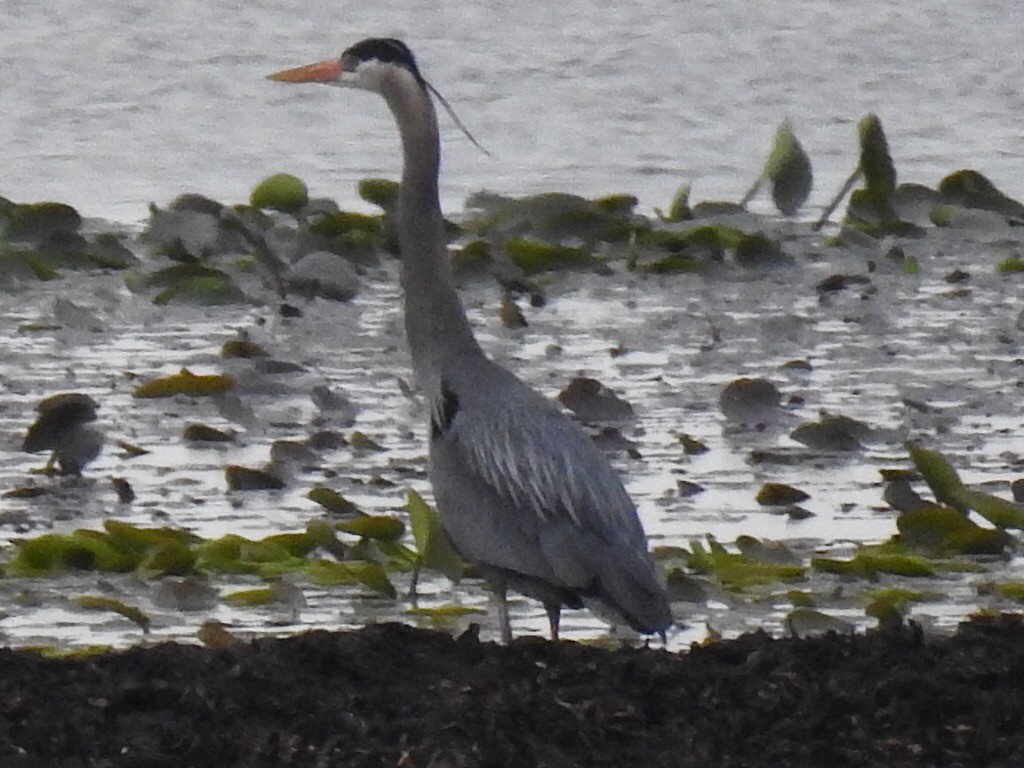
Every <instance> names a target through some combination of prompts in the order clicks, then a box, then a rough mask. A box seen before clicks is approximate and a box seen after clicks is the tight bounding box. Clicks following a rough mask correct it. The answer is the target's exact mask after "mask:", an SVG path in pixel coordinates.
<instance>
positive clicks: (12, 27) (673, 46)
mask: <svg viewBox="0 0 1024 768" xmlns="http://www.w3.org/2000/svg"><path fill="white" fill-rule="evenodd" d="M4 11H5V12H4V23H3V24H2V25H0V83H3V85H2V86H0V88H2V91H0V93H2V98H3V103H4V109H3V114H2V115H0V130H2V132H3V135H4V178H3V182H2V184H3V186H2V187H0V195H5V196H7V197H10V198H13V199H16V200H22V201H31V200H35V199H51V198H56V199H59V200H62V201H66V202H69V203H71V204H73V205H76V206H78V207H80V208H81V209H82V210H83V211H84V212H85V213H88V214H90V215H94V216H103V217H108V218H110V219H113V220H118V221H136V220H138V219H140V218H141V217H143V216H144V215H145V209H144V207H143V204H144V203H145V202H147V201H150V200H152V201H155V202H158V203H166V202H168V201H169V200H171V199H172V198H173V197H175V196H176V195H178V194H179V193H181V192H182V191H185V190H191V191H198V192H202V193H206V194H208V195H210V196H212V197H214V198H217V199H221V200H224V201H226V202H232V201H240V200H244V199H245V198H246V197H247V195H248V192H249V189H250V188H251V187H252V185H253V184H254V183H255V182H256V181H258V180H259V179H261V178H263V177H265V176H267V175H269V174H270V173H273V172H277V171H280V170H287V171H289V172H292V173H295V174H297V175H299V176H300V177H302V178H304V179H305V180H307V182H308V183H309V185H310V187H311V188H312V190H313V191H314V193H315V194H320V195H326V196H330V197H335V198H339V199H340V200H341V201H342V202H343V203H354V202H355V201H356V198H355V193H354V184H355V182H356V181H357V180H358V179H359V178H361V177H364V176H369V175H391V176H395V175H396V174H397V172H398V157H397V139H396V134H395V131H394V129H393V127H392V125H391V121H390V118H389V117H388V116H387V114H386V112H385V109H384V107H383V105H382V104H380V103H379V101H378V100H376V99H375V98H374V97H373V96H371V95H369V94H352V93H346V94H342V93H339V92H337V91H335V90H334V89H329V88H316V87H309V88H286V87H284V86H282V85H280V84H276V83H270V82H267V81H266V80H265V79H264V75H266V74H267V73H269V72H273V71H275V70H277V69H280V68H282V67H284V66H289V65H294V64H298V63H304V62H306V61H312V60H315V59H320V58H328V57H330V56H334V55H336V54H337V53H338V52H339V51H340V50H341V49H342V48H344V47H345V46H347V45H349V44H351V43H353V42H355V41H357V40H359V39H360V38H362V37H364V36H369V35H381V34H386V35H399V36H401V37H403V38H405V39H406V40H407V41H408V42H409V43H410V45H411V47H412V48H413V50H414V51H415V52H416V53H417V55H418V57H419V59H420V63H421V66H422V68H423V70H424V72H425V73H426V75H427V77H428V78H430V79H431V80H432V81H433V82H434V84H435V85H437V86H438V87H439V88H440V89H441V90H442V91H443V92H444V93H445V94H446V95H447V96H448V98H449V100H450V101H451V102H452V103H453V104H455V105H456V107H457V108H458V110H459V112H460V113H461V115H462V118H463V120H464V122H465V123H466V124H467V125H468V126H470V127H471V129H472V130H473V131H474V132H475V134H476V135H477V137H478V138H479V139H480V141H481V142H483V144H484V145H485V146H487V147H489V148H490V150H491V151H492V152H493V154H494V157H493V158H487V157H485V156H483V155H481V154H480V153H479V152H478V151H477V150H476V149H475V148H473V147H472V145H470V143H469V142H468V141H466V140H465V139H464V138H463V137H461V136H460V135H459V133H458V130H457V129H456V128H455V127H454V126H453V125H452V124H451V123H450V122H448V121H447V120H445V121H444V149H445V153H446V154H445V169H444V178H443V184H442V194H443V197H444V199H445V202H446V205H447V207H449V208H452V209H455V210H458V209H459V208H461V204H462V202H463V201H464V200H465V198H466V195H467V194H469V193H470V192H473V191H475V190H478V189H481V188H488V189H492V190H495V191H499V192H502V193H505V194H523V193H527V192H536V191H543V190H566V189H571V190H573V191H576V192H579V193H581V194H586V195H600V194H608V193H612V192H630V193H633V194H636V195H637V196H638V197H639V198H640V200H641V204H642V205H643V206H644V207H645V208H647V209H648V210H650V209H651V208H653V207H654V206H665V205H667V204H668V201H669V199H670V198H671V196H672V194H673V192H674V191H675V189H676V187H677V186H678V185H679V184H680V183H682V182H689V183H692V184H693V185H694V196H695V198H696V199H718V198H727V199H733V200H735V199H737V198H739V197H740V196H741V195H742V194H743V192H744V190H745V189H746V188H747V187H748V186H749V185H750V183H751V182H752V181H753V178H754V176H756V174H757V171H758V170H759V169H760V166H761V164H762V162H763V160H764V155H765V153H766V151H767V148H768V145H769V142H770V139H771V135H772V132H773V130H774V128H775V126H776V125H777V124H778V123H779V122H780V121H781V120H782V119H783V118H784V117H787V116H788V117H791V118H793V120H794V122H795V128H796V132H797V135H798V136H800V138H801V139H802V141H803V143H804V145H805V147H806V148H807V151H808V152H809V154H810V156H811V158H812V160H813V162H814V166H815V175H816V179H817V184H816V188H815V192H814V193H813V196H812V205H818V206H820V205H823V204H824V203H825V202H826V201H828V200H829V199H830V197H831V196H832V194H834V191H835V190H836V189H837V188H838V187H839V185H840V183H841V181H842V179H843V178H845V177H846V175H847V174H848V173H849V172H850V171H851V170H852V169H853V167H854V166H855V164H856V140H855V125H856V122H857V120H858V119H859V118H860V117H861V116H862V115H864V114H865V113H867V112H876V113H877V114H878V115H879V116H880V117H881V118H882V121H883V124H884V125H885V128H886V131H887V134H888V137H889V141H890V144H891V147H892V150H893V154H894V157H895V159H896V163H897V167H898V168H899V169H900V170H901V172H902V173H903V175H904V176H903V178H902V179H901V180H903V181H917V182H921V183H926V184H930V185H934V184H936V183H937V182H938V180H939V179H940V178H941V177H942V176H943V175H945V174H946V173H948V172H950V171H952V170H955V169H956V168H958V167H962V166H972V167H975V168H976V169H977V170H979V171H981V172H983V173H985V174H986V175H987V176H989V177H990V178H991V179H992V180H993V181H994V182H995V183H996V185H997V186H999V187H1000V188H1002V189H1003V190H1004V191H1005V192H1007V193H1008V194H1010V195H1013V196H1016V197H1021V196H1022V195H1024V187H1022V186H1021V180H1020V179H1021V170H1022V168H1024V145H1022V143H1021V140H1020V129H1019V117H1020V115H1021V114H1022V113H1024V92H1022V91H1021V88H1020V83H1021V82H1022V80H1024V60H1022V58H1021V56H1020V55H1019V47H1020V46H1019V34H1018V32H1019V30H1020V28H1021V25H1022V22H1024V10H1022V9H1021V8H1020V7H1018V6H1016V5H1013V4H1008V3H1004V2H998V1H997V0H978V2H973V3H966V4H965V3H960V2H953V1H952V0H928V1H927V2H922V3H915V4H914V5H913V6H905V5H902V4H894V3H889V2H884V0H866V2H860V3H856V4H839V3H832V2H823V1H822V0H766V1H765V2H759V3H756V4H753V5H752V4H750V3H747V2H742V1H741V0H716V2H686V3H672V2H668V3H666V2H655V1H654V0H641V1H640V2H634V3H628V4H615V3H607V2H599V3H593V2H582V1H581V0H570V1H569V2H561V3H556V4H551V3H543V2H537V1H536V0H530V2H527V3H526V4H525V5H524V4H523V3H522V2H508V1H507V0H498V1H495V0H487V1H486V2H484V1H483V0H476V1H475V2H474V1H470V2H455V3H446V4H445V5H444V6H443V7H437V6H436V4H431V3H423V2H415V1H414V0H399V1H398V2H391V3H385V4H381V3H337V2H332V3H327V2H315V3H310V2H301V3H300V2H297V0H275V1H273V2H271V1H269V0H256V1H255V2H248V3H244V4H243V3H238V2H227V1H225V0H203V2H199V1H198V0H182V1H180V2H174V3H162V4H156V5H154V4H151V3H143V2H115V1H114V0H98V2H94V3H91V4H90V5H89V8H88V11H87V12H86V11H84V10H83V8H82V5H81V3H79V2H76V0H52V1H51V2H47V3H32V2H27V1H25V0H10V1H9V2H7V3H6V4H5V7H4Z"/></svg>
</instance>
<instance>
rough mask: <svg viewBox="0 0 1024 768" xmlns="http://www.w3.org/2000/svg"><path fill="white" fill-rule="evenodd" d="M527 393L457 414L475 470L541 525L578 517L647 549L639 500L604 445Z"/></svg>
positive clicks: (461, 446)
mask: <svg viewBox="0 0 1024 768" xmlns="http://www.w3.org/2000/svg"><path fill="white" fill-rule="evenodd" d="M527 394H528V395H529V396H530V397H527V398H522V397H520V398H515V399H512V398H510V399H508V400H506V401H504V402H502V403H499V404H496V405H494V406H493V407H492V408H490V409H488V410H477V411H476V412H475V413H472V415H471V416H470V414H469V412H468V408H471V407H473V404H472V401H470V402H468V403H465V407H466V408H467V411H466V412H465V413H463V414H460V415H462V416H465V417H466V418H458V417H457V418H456V419H455V420H454V422H453V424H452V428H451V431H450V432H449V434H448V439H449V440H451V441H452V442H453V443H454V444H455V447H456V450H457V451H458V452H459V453H460V454H461V455H462V456H463V457H464V458H465V460H466V462H467V464H468V466H469V468H471V469H472V470H473V471H474V472H475V473H476V474H477V475H478V476H479V477H480V479H482V480H483V481H484V482H485V483H486V484H487V485H489V486H490V487H491V488H492V489H493V490H494V491H495V492H496V493H497V494H498V495H499V496H500V497H502V498H504V499H507V500H508V501H509V502H510V503H511V504H512V505H513V506H515V507H516V508H517V509H520V510H523V511H529V512H532V513H533V514H534V515H535V516H536V518H537V522H538V523H540V524H543V525H553V524H554V525H557V524H560V523H571V524H572V526H573V527H574V528H577V529H581V530H592V531H593V530H597V531H604V532H606V533H607V534H608V535H610V536H612V537H614V538H616V539H618V538H621V537H623V536H625V539H626V541H627V542H629V543H630V544H634V545H641V544H643V546H644V547H646V543H645V539H644V534H643V529H642V528H641V527H640V524H639V522H638V521H637V518H636V512H635V508H634V507H633V502H632V500H631V499H630V498H629V495H628V494H627V493H626V491H625V489H624V488H623V487H622V483H621V482H620V481H619V479H618V477H616V476H615V474H614V472H612V470H611V468H610V467H609V466H608V464H607V462H606V461H605V460H604V457H603V456H601V455H600V453H599V452H598V449H597V448H596V447H595V446H594V445H593V443H592V442H591V441H590V439H589V438H588V437H587V436H586V435H585V434H583V432H582V431H581V430H580V429H579V428H578V427H577V426H576V425H575V424H573V423H572V422H570V421H569V420H568V419H567V418H566V417H565V416H563V415H562V414H561V413H559V412H558V411H557V410H556V409H555V407H554V406H553V405H552V404H550V403H549V402H548V401H546V400H544V399H543V398H541V397H540V396H539V395H534V393H533V392H529V391H528V393H527ZM535 398H536V399H535ZM524 400H525V402H524ZM530 401H533V402H530Z"/></svg>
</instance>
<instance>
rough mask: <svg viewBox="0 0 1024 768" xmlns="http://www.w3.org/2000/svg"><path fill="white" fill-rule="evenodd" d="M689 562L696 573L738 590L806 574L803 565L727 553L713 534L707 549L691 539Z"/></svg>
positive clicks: (796, 577) (709, 538)
mask: <svg viewBox="0 0 1024 768" xmlns="http://www.w3.org/2000/svg"><path fill="white" fill-rule="evenodd" d="M687 564H688V565H689V566H690V567H691V568H692V569H693V570H695V571H696V572H697V573H704V574H708V575H711V576H714V577H715V578H716V579H718V581H719V582H721V584H722V586H724V587H726V588H728V589H735V590H743V589H745V588H747V587H751V586H756V585H758V584H773V583H775V582H778V581H792V580H794V579H799V578H802V577H803V575H804V568H803V567H802V566H800V565H789V564H784V565H780V564H774V563H766V562H761V561H757V560H752V559H750V558H748V557H746V556H745V555H742V554H734V553H732V552H728V551H727V550H726V549H725V548H724V547H723V546H722V545H721V544H719V543H718V542H717V541H715V540H714V539H713V538H712V537H710V536H709V537H708V546H707V548H705V547H704V545H703V544H701V543H700V542H698V541H694V542H691V544H690V553H689V555H688V558H687Z"/></svg>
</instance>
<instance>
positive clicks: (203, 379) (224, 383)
mask: <svg viewBox="0 0 1024 768" xmlns="http://www.w3.org/2000/svg"><path fill="white" fill-rule="evenodd" d="M234 386H235V380H234V379H233V378H231V377H230V376H226V375H224V374H195V373H192V372H191V371H190V370H188V368H182V369H181V372H180V373H175V374H172V375H170V376H161V377H160V378H158V379H153V380H151V381H147V382H146V383H144V384H140V385H139V386H137V387H136V388H135V391H134V392H133V393H132V395H133V396H134V397H139V398H157V397H174V396H176V395H187V396H189V397H209V396H211V395H220V394H223V393H224V392H227V391H228V390H230V389H231V388H232V387H234Z"/></svg>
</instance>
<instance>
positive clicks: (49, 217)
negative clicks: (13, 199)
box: [0, 203, 82, 242]
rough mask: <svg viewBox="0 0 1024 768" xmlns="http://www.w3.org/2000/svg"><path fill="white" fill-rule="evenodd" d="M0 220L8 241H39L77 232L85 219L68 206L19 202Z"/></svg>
mask: <svg viewBox="0 0 1024 768" xmlns="http://www.w3.org/2000/svg"><path fill="white" fill-rule="evenodd" d="M0 221H2V222H3V227H2V234H3V238H4V239H5V240H21V241H32V242H36V241H39V240H42V239H43V238H45V237H47V236H50V235H55V234H62V233H69V232H75V231H77V230H78V228H79V227H81V226H82V217H81V216H80V215H79V214H78V211H76V210H75V209H74V208H72V207H71V206H70V205H66V204H64V203H19V204H15V205H13V206H11V207H10V208H8V209H7V210H6V211H5V212H4V215H3V217H2V219H0Z"/></svg>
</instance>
